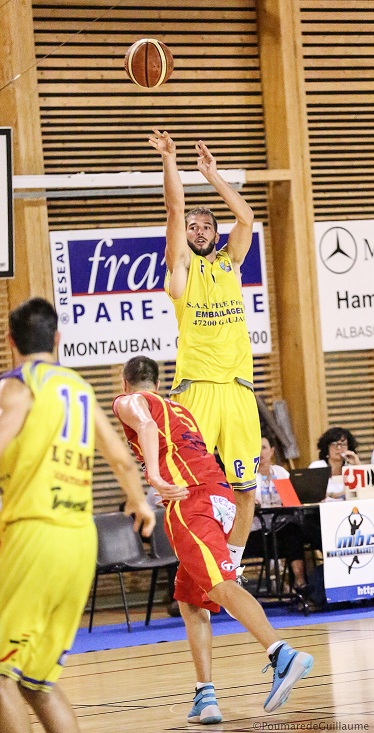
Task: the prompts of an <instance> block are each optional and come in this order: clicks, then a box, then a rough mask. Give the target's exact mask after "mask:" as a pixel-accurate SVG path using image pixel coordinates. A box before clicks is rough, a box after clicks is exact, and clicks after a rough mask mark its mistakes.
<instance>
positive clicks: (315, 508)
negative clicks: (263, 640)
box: [255, 504, 319, 610]
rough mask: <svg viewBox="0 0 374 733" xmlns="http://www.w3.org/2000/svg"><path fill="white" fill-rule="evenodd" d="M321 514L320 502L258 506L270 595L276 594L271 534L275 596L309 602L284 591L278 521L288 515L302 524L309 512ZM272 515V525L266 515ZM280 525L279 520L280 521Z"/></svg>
mask: <svg viewBox="0 0 374 733" xmlns="http://www.w3.org/2000/svg"><path fill="white" fill-rule="evenodd" d="M317 513H318V514H319V504H300V505H299V506H276V505H274V506H266V507H264V506H256V509H255V516H256V517H258V518H259V520H260V522H261V527H262V531H263V536H264V543H263V546H264V561H265V572H266V588H267V592H268V594H269V595H274V594H272V592H271V580H270V562H269V553H268V550H267V542H266V538H267V536H268V535H269V534H270V537H271V543H272V551H273V557H274V572H275V596H276V597H277V598H278V600H280V601H281V600H284V599H285V598H293V597H297V598H298V600H300V601H301V602H302V603H303V605H304V610H306V608H305V606H307V603H306V602H305V599H303V598H302V597H301V596H300V595H299V594H297V593H295V592H292V591H291V592H290V593H287V594H284V593H283V590H282V584H281V578H280V573H279V554H278V541H277V522H278V520H279V518H280V517H284V516H288V517H293V518H295V519H297V521H298V522H299V524H300V525H301V526H302V525H303V524H304V522H305V520H306V518H307V516H308V514H313V515H314V516H316V514H317ZM269 516H270V527H268V526H267V524H266V521H265V517H269ZM278 525H279V522H278Z"/></svg>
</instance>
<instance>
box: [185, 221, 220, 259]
mask: <svg viewBox="0 0 374 733" xmlns="http://www.w3.org/2000/svg"><path fill="white" fill-rule="evenodd" d="M186 237H187V243H188V246H189V247H190V249H192V251H193V252H194V253H195V254H197V255H200V257H207V256H208V255H210V253H211V252H213V250H214V248H215V246H216V244H217V242H218V239H219V237H218V234H217V232H216V230H215V227H214V223H213V219H212V217H211V216H210V215H209V214H196V215H193V216H191V217H189V218H188V220H187V228H186Z"/></svg>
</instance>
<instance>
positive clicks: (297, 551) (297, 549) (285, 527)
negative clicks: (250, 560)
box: [243, 435, 308, 595]
mask: <svg viewBox="0 0 374 733" xmlns="http://www.w3.org/2000/svg"><path fill="white" fill-rule="evenodd" d="M274 452H275V443H274V439H273V437H272V436H270V435H269V436H268V437H266V436H263V437H262V439H261V454H260V463H259V467H258V472H257V489H256V504H258V505H261V504H262V487H263V484H265V485H266V487H268V488H269V490H270V501H267V502H266V503H267V504H268V505H269V504H271V505H278V506H281V505H282V500H281V497H280V496H279V494H278V492H277V490H276V488H275V484H274V483H273V481H272V479H282V478H288V477H289V475H290V474H289V473H288V471H286V469H285V468H283V467H282V466H278V465H276V464H273V463H272V460H273V458H274ZM267 520H270V517H265V521H267ZM267 524H268V521H267ZM262 531H263V530H262V527H261V522H260V520H259V518H258V517H255V518H254V520H253V524H252V528H251V532H250V535H249V537H248V540H247V544H246V548H245V550H244V555H243V557H246V556H250V557H262V556H263V537H262ZM266 541H267V542H268V552H269V557H272V554H273V553H272V547H271V538H270V535H266ZM277 547H278V556H279V557H280V558H282V557H284V558H286V560H287V562H288V563H289V565H290V566H291V570H292V572H293V575H294V587H295V589H296V590H297V591H298V592H300V593H301V594H302V595H307V593H308V586H307V582H306V578H305V565H304V538H303V533H302V530H301V527H300V525H299V524H298V523H297V521H294V520H293V519H292V517H286V516H284V517H279V519H278V520H277Z"/></svg>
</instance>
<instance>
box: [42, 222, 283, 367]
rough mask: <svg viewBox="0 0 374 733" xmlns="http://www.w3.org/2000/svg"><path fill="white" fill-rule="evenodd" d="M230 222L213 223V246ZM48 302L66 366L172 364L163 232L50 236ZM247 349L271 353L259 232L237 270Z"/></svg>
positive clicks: (173, 334) (173, 330)
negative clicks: (138, 359) (141, 360)
mask: <svg viewBox="0 0 374 733" xmlns="http://www.w3.org/2000/svg"><path fill="white" fill-rule="evenodd" d="M230 229H231V226H230V225H223V224H222V225H220V227H219V231H220V235H221V239H220V245H223V244H225V242H226V241H227V237H228V234H229V232H230ZM50 245H51V259H52V272H53V285H54V295H55V305H56V310H57V313H58V318H59V330H60V332H61V343H60V347H59V359H60V362H61V364H64V365H66V366H72V367H76V366H92V365H95V364H119V363H121V362H123V361H127V359H129V358H131V357H132V356H139V355H142V354H143V355H146V356H150V357H152V358H153V359H156V361H168V360H175V358H176V352H177V343H178V328H177V320H176V317H175V313H174V306H173V304H172V302H171V300H170V299H169V298H168V296H167V295H166V293H165V292H164V287H163V286H164V277H165V271H166V266H165V257H164V251H165V227H144V228H142V227H137V228H126V229H95V230H83V231H61V232H51V233H50ZM241 270H242V280H243V300H244V304H245V309H246V321H247V325H248V331H249V334H250V337H251V341H252V348H253V352H254V353H255V354H256V353H257V354H258V353H269V352H270V351H271V340H270V318H269V303H268V293H267V280H266V267H265V253H264V237H263V227H262V225H261V224H256V225H255V226H254V232H253V239H252V246H251V249H250V251H249V253H248V255H247V257H246V259H245V262H244V264H243V266H242V268H241Z"/></svg>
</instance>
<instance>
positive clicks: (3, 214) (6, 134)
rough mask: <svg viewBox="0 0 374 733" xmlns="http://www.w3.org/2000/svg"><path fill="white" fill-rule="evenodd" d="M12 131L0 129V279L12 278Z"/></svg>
mask: <svg viewBox="0 0 374 733" xmlns="http://www.w3.org/2000/svg"><path fill="white" fill-rule="evenodd" d="M12 176H13V173H12V130H11V128H10V127H0V277H13V276H14V232H13V181H12Z"/></svg>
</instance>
